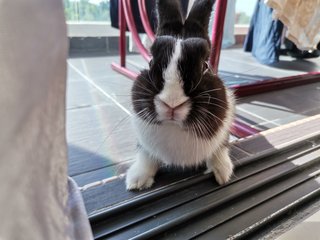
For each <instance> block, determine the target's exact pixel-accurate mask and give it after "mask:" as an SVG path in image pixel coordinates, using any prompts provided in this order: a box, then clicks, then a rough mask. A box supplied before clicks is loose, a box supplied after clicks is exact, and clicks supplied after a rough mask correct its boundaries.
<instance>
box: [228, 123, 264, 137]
mask: <svg viewBox="0 0 320 240" xmlns="http://www.w3.org/2000/svg"><path fill="white" fill-rule="evenodd" d="M231 133H232V134H233V135H234V136H236V137H239V138H243V137H248V136H251V135H253V134H257V133H259V131H258V130H257V129H254V128H252V127H250V126H249V125H247V124H244V123H242V122H239V121H238V120H235V121H234V123H233V126H232V129H231Z"/></svg>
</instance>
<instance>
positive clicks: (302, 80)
mask: <svg viewBox="0 0 320 240" xmlns="http://www.w3.org/2000/svg"><path fill="white" fill-rule="evenodd" d="M315 82H320V72H310V73H307V74H301V75H296V76H290V77H284V78H275V79H270V80H262V81H259V82H256V83H252V84H247V85H233V86H231V88H232V89H234V90H235V94H236V96H237V97H246V96H250V95H256V94H259V93H265V92H270V91H276V90H280V89H285V88H289V87H295V86H300V85H305V84H310V83H315Z"/></svg>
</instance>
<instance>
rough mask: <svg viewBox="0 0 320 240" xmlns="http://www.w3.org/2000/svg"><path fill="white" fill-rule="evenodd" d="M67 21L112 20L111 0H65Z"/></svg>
mask: <svg viewBox="0 0 320 240" xmlns="http://www.w3.org/2000/svg"><path fill="white" fill-rule="evenodd" d="M63 2H64V11H65V16H66V20H67V21H76V22H96V21H99V22H110V13H109V11H110V1H109V0H63Z"/></svg>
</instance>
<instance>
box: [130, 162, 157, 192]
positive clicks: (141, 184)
mask: <svg viewBox="0 0 320 240" xmlns="http://www.w3.org/2000/svg"><path fill="white" fill-rule="evenodd" d="M153 183H154V177H153V176H150V175H149V174H148V173H146V172H145V171H143V170H142V171H141V170H137V169H136V168H135V167H134V165H133V166H132V167H131V168H130V169H129V170H128V172H127V177H126V187H127V190H134V189H138V190H142V189H147V188H150V187H151V186H152V184H153Z"/></svg>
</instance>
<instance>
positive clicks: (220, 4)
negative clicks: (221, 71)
mask: <svg viewBox="0 0 320 240" xmlns="http://www.w3.org/2000/svg"><path fill="white" fill-rule="evenodd" d="M227 3H228V1H227V0H217V1H216V9H215V13H214V21H213V26H212V35H211V52H210V60H209V61H210V64H211V66H212V69H213V72H214V73H215V74H217V73H218V66H219V60H220V53H221V45H222V38H223V28H224V19H225V16H226V11H227Z"/></svg>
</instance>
